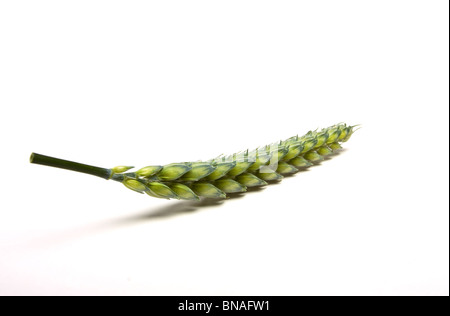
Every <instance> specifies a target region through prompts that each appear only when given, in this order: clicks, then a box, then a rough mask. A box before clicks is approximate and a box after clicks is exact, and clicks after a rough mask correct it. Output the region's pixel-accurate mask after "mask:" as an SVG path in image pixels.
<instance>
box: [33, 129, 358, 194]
mask: <svg viewBox="0 0 450 316" xmlns="http://www.w3.org/2000/svg"><path fill="white" fill-rule="evenodd" d="M355 127H356V125H355V126H348V125H346V124H344V123H340V124H337V125H333V126H330V127H328V128H324V129H322V130H320V131H318V130H316V131H310V132H308V133H307V134H306V135H304V136H301V137H299V136H294V137H291V138H288V139H287V140H285V141H281V142H278V143H274V144H271V145H267V146H264V147H260V148H258V149H255V150H252V151H248V150H246V151H244V152H239V153H237V154H233V155H230V156H220V157H218V158H215V159H211V160H208V161H200V162H182V163H172V164H168V165H165V166H160V165H149V166H146V167H143V168H141V169H139V170H137V171H135V172H128V171H129V170H130V169H132V168H134V167H131V166H117V167H114V168H109V169H108V168H100V167H94V166H89V165H85V164H80V163H77V162H72V161H68V160H62V159H58V158H53V157H49V156H44V155H40V154H35V153H32V154H31V157H30V162H31V163H36V164H41V165H46V166H51V167H56V168H62V169H68V170H73V171H78V172H82V173H87V174H91V175H94V176H98V177H101V178H104V179H106V180H109V179H112V180H115V181H118V182H121V183H122V184H123V185H124V186H125V187H127V188H128V189H130V190H133V191H135V192H138V193H146V194H148V195H150V196H152V197H157V198H162V199H181V200H198V199H199V197H208V198H225V197H226V196H227V194H229V193H242V192H245V191H247V188H251V187H260V186H265V185H267V181H280V180H282V179H283V175H289V174H293V173H296V172H298V171H299V170H300V169H304V168H307V167H310V166H312V165H313V164H315V163H320V162H321V161H323V160H324V159H325V157H327V156H330V155H331V154H333V153H335V152H337V151H339V150H340V149H341V148H342V147H341V143H344V142H346V141H348V140H349V139H350V137H351V136H352V134H353V133H354V132H355V131H356V130H355V129H354V128H355Z"/></svg>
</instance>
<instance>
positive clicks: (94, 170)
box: [30, 153, 112, 180]
mask: <svg viewBox="0 0 450 316" xmlns="http://www.w3.org/2000/svg"><path fill="white" fill-rule="evenodd" d="M30 162H31V163H35V164H38V165H44V166H49V167H55V168H61V169H66V170H72V171H77V172H81V173H86V174H90V175H93V176H97V177H100V178H103V179H106V180H109V179H111V176H112V170H111V169H106V168H100V167H95V166H90V165H85V164H82V163H78V162H74V161H69V160H64V159H59V158H55V157H50V156H44V155H40V154H36V153H32V154H31V156H30Z"/></svg>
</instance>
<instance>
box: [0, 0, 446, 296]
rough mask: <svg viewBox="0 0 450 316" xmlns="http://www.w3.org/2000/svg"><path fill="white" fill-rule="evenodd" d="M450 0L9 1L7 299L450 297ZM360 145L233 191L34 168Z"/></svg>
mask: <svg viewBox="0 0 450 316" xmlns="http://www.w3.org/2000/svg"><path fill="white" fill-rule="evenodd" d="M448 5H449V4H448V2H447V1H437V0H435V1H410V0H409V1H243V0H239V1H153V2H150V1H3V2H2V3H1V4H0V45H1V49H0V104H1V118H2V120H1V125H0V132H1V134H0V135H1V136H0V139H1V155H0V166H1V172H2V181H1V182H0V192H1V200H0V203H1V204H0V207H1V211H0V294H1V295H16V294H42V295H47V294H63V295H66V294H75V295H81V294H88V295H102V294H107V295H110V294H123V295H134V294H143V295H175V294H178V295H186V294H194V295H229V294H236V295H448V294H449V216H448V206H449V205H448V201H449V195H448V189H449V188H448V183H449V182H448V180H449V179H448V160H449V156H448V153H449V151H448V141H449V140H448V112H449V107H448V104H449V103H448V102H449V100H448V92H449V91H448V84H449V82H448V81H449V80H448V79H449V77H448V70H449V68H448V67H449V64H448V56H449V51H448V48H449V47H448V44H449V43H448V35H449V34H448V22H449V20H448V19H449V17H448V9H449V8H448ZM338 122H347V123H349V124H362V129H361V130H359V131H358V132H357V133H356V134H355V135H354V136H353V138H352V139H351V140H350V141H349V142H348V143H346V144H345V148H346V150H345V151H344V152H343V153H342V154H340V155H339V156H337V157H334V158H333V159H332V160H329V161H326V162H324V163H322V164H321V165H320V166H317V167H313V168H311V169H310V170H309V171H307V172H302V173H299V174H297V175H296V176H294V177H290V178H287V179H285V180H284V181H283V182H282V183H280V184H279V185H272V186H269V187H267V188H266V189H264V190H262V191H260V192H251V193H248V194H246V195H245V196H244V197H242V198H236V199H231V200H226V201H224V202H223V203H217V205H210V203H204V202H202V203H200V204H199V203H191V202H180V201H166V200H158V199H154V198H150V197H148V196H144V195H139V194H136V193H134V192H132V191H130V190H127V189H126V188H124V187H123V186H122V185H121V184H119V183H114V182H106V181H104V180H102V179H100V178H95V177H91V176H88V175H84V174H78V173H74V172H69V171H64V170H60V169H53V168H48V167H43V166H38V165H32V164H30V163H29V162H28V158H29V155H30V153H31V152H32V151H34V152H37V153H41V154H46V155H51V156H55V157H59V158H65V159H69V160H74V161H78V162H83V163H88V164H93V165H99V166H104V167H113V166H115V165H120V164H133V165H135V166H138V167H139V166H145V165H149V164H165V163H170V162H178V161H190V160H198V159H209V158H212V157H215V156H217V155H219V154H221V153H232V152H235V151H239V150H242V149H246V148H249V147H250V148H254V147H257V146H260V145H264V144H266V143H271V142H273V141H277V140H280V139H284V138H288V137H290V136H292V135H295V134H297V133H299V134H303V133H306V132H307V131H308V130H310V129H315V128H317V127H326V126H329V125H332V124H334V123H338Z"/></svg>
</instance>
